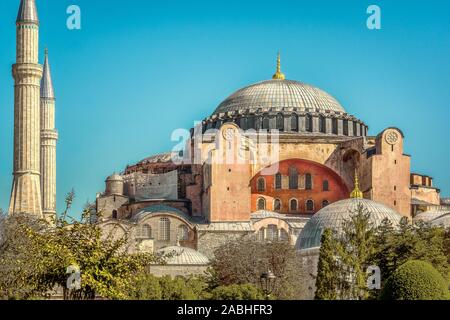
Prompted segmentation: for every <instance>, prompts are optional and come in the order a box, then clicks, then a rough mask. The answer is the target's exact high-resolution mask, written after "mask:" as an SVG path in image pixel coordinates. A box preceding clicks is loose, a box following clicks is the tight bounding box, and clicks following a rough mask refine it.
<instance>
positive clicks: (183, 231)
mask: <svg viewBox="0 0 450 320" xmlns="http://www.w3.org/2000/svg"><path fill="white" fill-rule="evenodd" d="M158 227H159V232H158V240H160V241H169V240H170V220H169V219H168V218H161V219H159V222H158ZM136 237H137V238H139V239H153V238H154V236H153V231H152V227H151V226H150V225H149V224H143V225H141V226H139V228H138V230H137V234H136ZM177 239H178V240H180V241H186V240H189V229H188V227H187V226H185V225H180V226H179V227H178V233H177Z"/></svg>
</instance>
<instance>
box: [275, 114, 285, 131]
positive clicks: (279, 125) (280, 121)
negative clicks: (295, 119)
mask: <svg viewBox="0 0 450 320" xmlns="http://www.w3.org/2000/svg"><path fill="white" fill-rule="evenodd" d="M277 129H278V130H281V131H283V130H284V117H283V115H282V114H277Z"/></svg>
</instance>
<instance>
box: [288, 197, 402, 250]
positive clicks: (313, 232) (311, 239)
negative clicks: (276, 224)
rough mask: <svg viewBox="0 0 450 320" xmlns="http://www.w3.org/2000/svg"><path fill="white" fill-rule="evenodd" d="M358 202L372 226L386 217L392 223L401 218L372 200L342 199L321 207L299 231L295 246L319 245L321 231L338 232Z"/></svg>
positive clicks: (308, 247)
mask: <svg viewBox="0 0 450 320" xmlns="http://www.w3.org/2000/svg"><path fill="white" fill-rule="evenodd" d="M360 204H362V205H363V207H364V208H365V209H366V210H367V212H368V213H369V214H370V221H371V223H372V224H373V226H379V225H380V224H381V223H382V222H383V221H384V219H386V218H387V219H389V221H391V222H392V223H393V224H394V225H397V224H398V223H399V222H400V220H401V219H402V216H401V215H400V214H398V213H397V212H396V211H394V210H392V209H391V208H388V207H387V206H385V205H384V204H381V203H378V202H375V201H372V200H367V199H359V198H354V199H346V200H342V201H339V202H335V203H333V204H331V205H329V206H327V207H325V208H323V209H322V210H320V211H319V212H318V213H316V214H315V215H314V216H313V217H312V218H311V220H309V221H308V223H307V224H306V226H305V228H304V229H303V230H302V232H301V233H300V236H299V238H298V240H297V244H296V248H297V249H298V250H301V249H310V248H315V247H320V243H321V239H322V233H323V231H324V230H325V229H332V230H335V231H337V232H340V231H341V229H342V226H343V222H344V221H346V220H349V219H350V218H351V216H352V215H354V214H355V213H356V212H357V210H358V206H359V205H360Z"/></svg>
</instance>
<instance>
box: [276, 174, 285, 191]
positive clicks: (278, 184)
mask: <svg viewBox="0 0 450 320" xmlns="http://www.w3.org/2000/svg"><path fill="white" fill-rule="evenodd" d="M282 180H283V177H282V176H281V173H279V172H278V173H277V174H276V175H275V189H276V190H281V189H282V186H283V183H282Z"/></svg>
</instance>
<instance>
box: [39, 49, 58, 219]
mask: <svg viewBox="0 0 450 320" xmlns="http://www.w3.org/2000/svg"><path fill="white" fill-rule="evenodd" d="M57 141H58V132H57V131H56V130H55V94H54V91H53V82H52V75H51V71H50V64H49V62H48V50H47V49H45V60H44V75H43V76H42V81H41V187H42V189H41V190H42V212H43V214H44V217H45V218H46V219H47V220H48V221H52V220H53V219H54V218H55V215H56V142H57Z"/></svg>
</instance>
